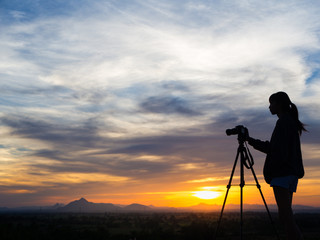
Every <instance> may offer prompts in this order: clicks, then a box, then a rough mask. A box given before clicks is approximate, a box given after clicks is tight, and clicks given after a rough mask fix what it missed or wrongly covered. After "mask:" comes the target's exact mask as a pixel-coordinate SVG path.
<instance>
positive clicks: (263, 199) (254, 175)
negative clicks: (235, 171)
mask: <svg viewBox="0 0 320 240" xmlns="http://www.w3.org/2000/svg"><path fill="white" fill-rule="evenodd" d="M250 169H251V172H252V175H253V177H254V180H255V181H256V184H257V188H258V189H259V192H260V195H261V198H262V201H263V203H264V206H265V207H266V210H267V213H268V215H269V218H270V222H271V225H272V227H273V230H274V232H275V234H276V236H277V239H278V240H280V236H279V234H278V231H277V229H276V227H275V224H274V221H273V219H272V217H271V213H270V211H269V208H268V205H267V202H266V200H265V198H264V196H263V193H262V190H261V186H260V184H259V182H258V179H257V176H256V174H255V172H254V170H253V166H252V167H251V168H250Z"/></svg>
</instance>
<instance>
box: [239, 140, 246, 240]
mask: <svg viewBox="0 0 320 240" xmlns="http://www.w3.org/2000/svg"><path fill="white" fill-rule="evenodd" d="M240 147H241V156H240V157H241V158H240V161H241V164H240V239H241V240H242V237H243V187H244V185H245V181H244V161H245V155H244V147H243V146H240Z"/></svg>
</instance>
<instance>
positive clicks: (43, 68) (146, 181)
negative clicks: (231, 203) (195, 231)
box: [0, 0, 320, 206]
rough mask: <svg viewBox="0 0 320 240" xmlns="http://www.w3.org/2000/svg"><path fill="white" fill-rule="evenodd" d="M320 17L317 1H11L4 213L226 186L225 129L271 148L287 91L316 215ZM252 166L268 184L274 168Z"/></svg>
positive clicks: (4, 79) (4, 26)
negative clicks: (273, 98) (22, 203)
mask: <svg viewBox="0 0 320 240" xmlns="http://www.w3.org/2000/svg"><path fill="white" fill-rule="evenodd" d="M319 10H320V4H319V3H318V1H281V2H279V1H248V0H246V1H244V0H243V1H242V0H240V1H151V0H145V1H115V0H114V1H98V0H95V1H86V0H82V1H41V0H39V1H35V0H30V1H22V0H17V1H12V0H10V1H9V0H8V1H4V0H1V1H0V28H1V34H0V50H1V58H0V77H1V81H0V89H1V95H0V110H1V111H0V127H1V131H0V134H1V139H2V140H1V143H0V144H1V148H0V157H1V159H2V160H1V163H0V164H1V166H2V168H1V170H0V193H1V195H2V196H3V197H2V198H1V200H0V205H1V206H9V205H12V206H13V205H19V199H21V197H23V198H24V199H26V203H27V204H40V203H51V202H54V201H68V200H69V199H71V200H72V199H73V198H75V197H82V196H84V197H87V198H89V199H90V198H92V199H101V201H107V200H108V201H111V200H112V199H111V197H114V201H115V202H116V201H120V200H121V201H122V199H126V198H127V199H128V200H127V201H130V199H129V198H128V197H127V196H126V195H125V194H126V193H130V194H131V195H132V196H140V197H141V196H142V195H143V196H145V195H146V194H147V193H150V192H155V191H157V192H159V194H160V193H163V192H179V191H180V190H181V189H182V190H183V188H187V187H188V186H186V185H185V183H188V182H192V181H194V180H199V185H197V186H194V185H192V186H191V185H190V186H189V187H190V188H195V187H201V185H200V183H201V184H202V183H203V182H201V181H200V180H201V179H204V181H205V179H209V180H208V181H209V182H207V184H208V185H210V186H211V185H213V186H220V185H224V184H225V181H226V180H224V177H225V176H228V175H229V168H231V165H232V162H233V160H234V153H235V148H236V144H237V142H236V140H235V139H234V138H232V137H226V136H225V132H224V131H225V129H226V128H231V127H234V126H236V125H239V124H243V125H246V126H247V127H248V128H249V130H250V133H251V134H252V136H253V137H257V138H261V139H266V140H267V139H269V137H270V135H271V131H272V129H273V126H274V124H275V121H276V118H275V117H274V116H271V115H270V113H269V112H268V98H269V95H270V94H272V93H274V92H276V91H280V90H283V91H286V92H287V93H288V94H289V95H290V97H291V100H292V101H293V102H294V103H296V105H297V106H298V108H299V110H300V116H301V120H302V121H303V122H305V123H306V124H307V127H308V129H309V131H310V132H309V133H306V134H305V135H304V136H303V137H302V142H303V149H304V159H305V166H306V169H307V175H306V178H305V180H304V184H305V186H306V187H305V189H306V190H305V191H304V192H302V194H301V196H302V197H303V199H306V198H307V199H309V200H308V201H306V203H307V204H311V205H315V202H316V201H318V200H319V199H320V192H319V193H317V194H316V195H314V194H313V193H312V191H311V190H310V191H309V190H308V189H311V188H312V186H313V185H312V184H317V183H319V181H320V180H319V178H318V174H319V171H320V165H319V163H318V162H317V159H319V154H320V153H319V150H317V149H319V141H318V136H319V132H320V131H319V129H320V128H319V123H318V122H319V121H318V119H319V117H320V115H319V111H318V109H319V105H320V101H319V99H320V98H319V93H320V85H319V64H320V62H319V47H320V44H319V37H320V35H319V29H320V21H319V16H318V15H319V14H318V13H319ZM254 154H255V156H256V158H257V164H256V165H257V166H256V169H257V171H258V173H259V175H260V176H261V168H262V164H263V158H264V156H263V155H262V154H260V153H257V152H254ZM210 179H211V180H210ZM212 179H216V180H212ZM219 179H220V180H219ZM221 179H222V180H221ZM261 181H263V180H262V179H261ZM160 183H162V184H160ZM311 183H312V184H311ZM129 186H130V187H129ZM155 189H156V190H155ZM183 191H184V190H183ZM107 193H108V194H107ZM135 194H136V195H135ZM110 196H111V197H110ZM117 196H119V198H117ZM302 197H301V199H302ZM136 198H138V197H136ZM141 199H143V197H141ZM298 200H299V198H298ZM301 201H302V200H301ZM150 202H152V200H150ZM148 203H149V202H148ZM300 203H303V202H300ZM163 204H168V202H163ZM169 204H170V203H169Z"/></svg>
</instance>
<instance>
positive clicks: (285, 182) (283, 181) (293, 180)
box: [270, 175, 298, 192]
mask: <svg viewBox="0 0 320 240" xmlns="http://www.w3.org/2000/svg"><path fill="white" fill-rule="evenodd" d="M270 186H271V187H274V186H277V187H283V188H286V189H288V190H289V191H290V192H296V191H297V186H298V177H297V176H294V175H290V176H285V177H275V178H272V180H271V182H270Z"/></svg>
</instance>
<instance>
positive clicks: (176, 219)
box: [0, 212, 320, 240]
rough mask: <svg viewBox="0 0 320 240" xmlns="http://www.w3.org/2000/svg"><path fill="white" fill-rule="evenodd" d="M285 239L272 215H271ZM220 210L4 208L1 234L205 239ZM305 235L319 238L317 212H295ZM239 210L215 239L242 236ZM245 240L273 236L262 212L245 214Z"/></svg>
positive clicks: (24, 239)
mask: <svg viewBox="0 0 320 240" xmlns="http://www.w3.org/2000/svg"><path fill="white" fill-rule="evenodd" d="M272 215H273V219H274V221H275V225H276V227H277V229H278V230H279V233H280V236H281V239H285V238H284V235H283V231H282V230H281V226H279V222H278V218H277V215H276V214H272ZM218 217H219V213H111V214H110V213H105V214H80V213H78V214H75V213H65V214H63V213H37V214H32V213H2V214H0V239H1V240H9V239H12V240H13V239H21V240H28V239H32V240H37V239H43V240H51V239H52V240H57V239H59V240H63V239H67V240H73V239H74V240H75V239H76V240H82V239H83V240H84V239H88V240H98V239H99V240H100V239H101V240H102V239H104V240H107V239H111V240H118V239H119V240H129V239H131V240H133V239H136V240H158V239H159V240H171V239H174V240H180V239H181V240H188V239H192V240H202V239H203V240H206V239H213V235H214V233H215V229H216V225H217V221H218ZM295 217H296V220H297V223H298V225H299V226H300V228H301V230H302V232H303V233H304V236H305V240H311V239H312V240H319V239H320V214H316V213H314V214H307V213H304V214H296V215H295ZM239 229H240V224H239V214H238V213H225V214H224V215H223V219H222V222H221V227H220V230H219V232H218V238H217V239H221V240H226V239H232V240H233V239H240V237H239ZM243 230H244V239H252V240H253V239H254V240H260V239H261V240H262V239H265V240H266V239H276V237H275V233H274V231H273V228H272V225H271V223H270V219H269V218H268V215H267V214H266V213H257V212H254V213H253V212H252V213H245V214H244V226H243Z"/></svg>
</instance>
